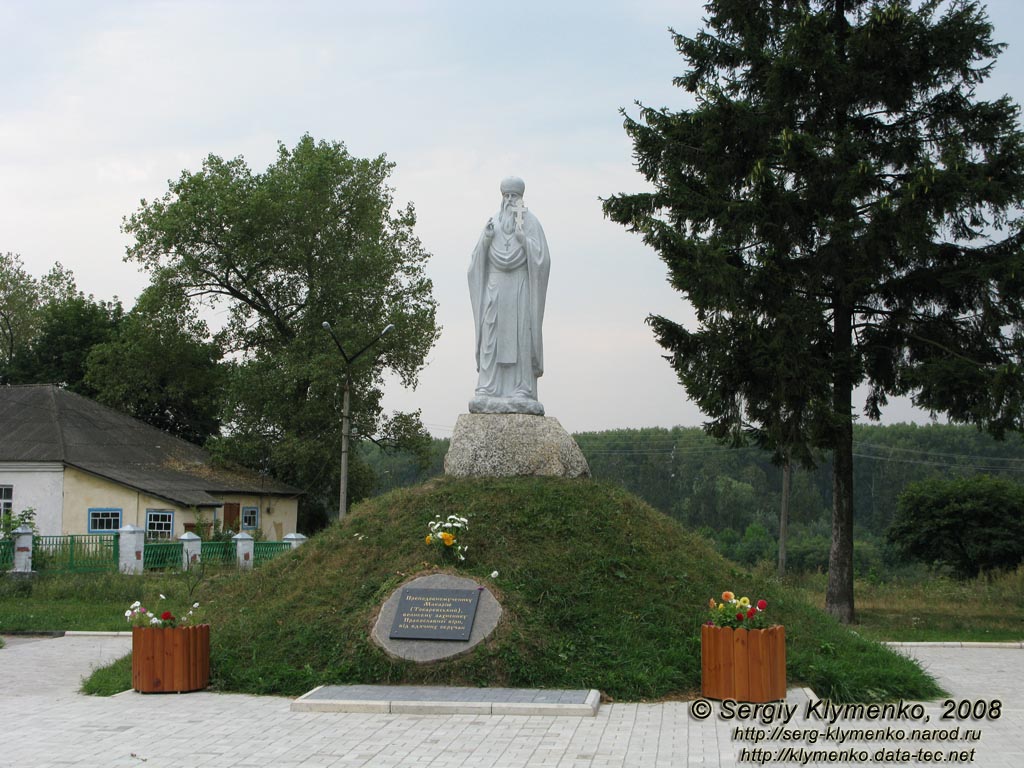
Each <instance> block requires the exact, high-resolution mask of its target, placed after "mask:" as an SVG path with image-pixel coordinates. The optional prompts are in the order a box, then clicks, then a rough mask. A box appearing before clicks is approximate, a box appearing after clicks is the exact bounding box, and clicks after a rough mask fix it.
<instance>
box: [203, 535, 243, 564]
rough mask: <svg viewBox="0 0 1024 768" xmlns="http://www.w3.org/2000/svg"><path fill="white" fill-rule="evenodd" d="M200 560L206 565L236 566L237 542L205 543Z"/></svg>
mask: <svg viewBox="0 0 1024 768" xmlns="http://www.w3.org/2000/svg"><path fill="white" fill-rule="evenodd" d="M199 558H200V559H201V560H202V561H203V563H204V564H205V565H234V564H235V542H233V541H204V542H203V544H202V548H201V549H200V550H199Z"/></svg>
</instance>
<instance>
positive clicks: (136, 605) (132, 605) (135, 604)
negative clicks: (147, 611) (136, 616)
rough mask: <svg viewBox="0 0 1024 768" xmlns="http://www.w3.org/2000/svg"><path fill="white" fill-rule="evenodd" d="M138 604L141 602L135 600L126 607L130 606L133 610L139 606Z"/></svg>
mask: <svg viewBox="0 0 1024 768" xmlns="http://www.w3.org/2000/svg"><path fill="white" fill-rule="evenodd" d="M140 605H142V603H140V602H139V601H138V600H136V601H135V602H134V603H132V604H131V605H129V606H128V607H129V608H131V609H132V610H133V611H134V610H135V609H136V608H138V607H139V606H140Z"/></svg>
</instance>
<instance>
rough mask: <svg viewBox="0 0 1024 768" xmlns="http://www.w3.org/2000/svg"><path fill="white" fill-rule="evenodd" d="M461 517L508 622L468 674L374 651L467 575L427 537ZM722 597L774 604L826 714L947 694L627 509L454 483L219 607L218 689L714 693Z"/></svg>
mask: <svg viewBox="0 0 1024 768" xmlns="http://www.w3.org/2000/svg"><path fill="white" fill-rule="evenodd" d="M452 513H457V514H460V515H464V516H468V517H469V518H470V523H471V530H470V538H469V539H468V544H469V547H470V550H469V559H468V561H467V562H466V564H465V565H462V566H460V567H459V568H458V569H457V572H458V573H460V574H463V575H467V576H470V577H472V578H475V579H476V580H477V581H478V582H480V583H483V584H487V585H488V587H489V588H490V589H491V591H492V592H493V593H494V594H495V596H496V597H497V598H498V600H499V601H500V602H501V605H502V608H503V610H504V614H503V618H502V622H501V623H500V625H499V627H498V630H497V631H496V632H495V634H494V635H493V636H492V637H491V639H490V640H489V641H488V642H486V643H483V644H481V645H480V646H477V647H476V648H475V649H474V651H473V652H472V653H470V654H468V655H466V656H465V657H461V658H458V659H454V660H449V661H445V662H440V663H436V664H431V665H422V666H421V665H416V664H413V663H411V662H407V661H401V660H396V659H392V658H390V657H388V656H387V655H386V654H385V653H384V652H383V651H382V650H380V649H379V648H378V647H377V646H376V645H374V644H373V643H372V641H370V639H369V634H370V629H371V627H372V626H373V622H374V619H375V614H376V611H377V609H378V608H379V606H380V605H381V603H383V601H384V600H385V599H386V598H387V597H388V595H390V594H391V592H392V591H393V590H394V589H396V588H397V587H399V586H400V585H401V584H402V583H404V582H405V581H408V580H410V579H412V578H414V577H416V576H419V575H422V574H425V573H432V572H439V571H445V570H448V571H453V570H455V569H452V568H450V567H442V566H440V565H439V564H437V563H436V562H435V561H434V560H433V554H432V550H430V549H428V548H427V547H426V546H425V545H424V543H423V536H424V535H425V533H426V530H427V523H428V522H429V521H430V520H431V519H433V518H434V516H435V515H441V516H446V515H448V514H452ZM495 570H497V571H498V573H499V576H498V577H497V578H496V579H493V580H492V579H491V578H490V575H489V574H490V573H491V572H492V571H495ZM723 589H732V590H734V591H736V592H739V593H741V594H746V595H749V596H750V597H751V598H754V599H756V598H759V597H764V598H766V599H767V600H768V601H769V603H770V606H771V607H770V610H771V611H772V617H773V618H774V619H775V620H776V621H778V622H780V623H783V624H785V625H786V627H787V652H788V661H789V676H790V679H791V680H793V681H800V682H803V683H806V684H809V685H810V686H812V687H813V688H814V689H815V690H816V691H817V692H818V694H819V695H821V696H825V697H829V698H832V699H834V700H836V701H852V700H856V701H875V700H889V699H895V698H900V697H903V698H930V697H935V696H938V695H940V693H941V692H940V690H939V688H938V687H937V686H936V684H935V683H934V681H932V680H931V678H929V677H927V676H926V675H925V674H924V673H922V672H921V670H920V669H919V668H918V667H917V666H916V665H915V664H913V663H912V662H909V661H907V660H906V659H904V658H903V657H901V656H898V655H896V654H894V653H892V652H890V651H888V650H887V649H885V648H883V647H881V646H878V645H877V644H875V643H872V642H869V641H868V640H866V639H864V638H862V637H859V636H857V635H856V634H854V633H851V632H849V631H848V630H846V629H845V628H843V627H841V626H839V625H838V624H837V623H835V622H834V621H833V620H832V619H830V618H829V617H827V616H825V615H824V614H823V613H821V612H820V611H818V610H816V609H815V608H813V607H812V606H811V605H809V604H808V603H807V602H806V601H805V600H803V599H802V598H801V597H800V596H799V595H798V594H797V593H795V592H794V591H793V590H790V589H788V588H787V587H785V586H783V585H781V584H778V583H775V582H772V581H771V580H764V579H757V578H756V577H754V576H751V575H750V574H749V573H747V572H745V571H742V570H740V569H739V568H737V567H736V566H735V565H734V564H732V563H730V562H728V561H726V560H724V559H723V558H722V557H721V556H719V555H718V554H716V553H715V551H714V550H713V548H712V546H711V545H710V544H709V543H708V542H707V541H705V540H704V539H702V538H700V537H698V536H696V535H694V534H692V533H690V532H688V531H686V530H684V529H683V528H682V527H681V526H680V525H678V524H677V523H676V522H674V521H672V520H671V519H669V518H668V517H666V516H665V515H663V514H661V513H659V512H657V511H655V510H653V509H652V508H651V507H649V506H647V505H646V504H644V503H643V502H642V501H640V500H639V499H637V498H636V497H634V496H632V495H630V494H628V493H626V492H625V491H623V490H621V489H619V488H617V487H615V486H611V485H605V484H601V483H596V482H591V481H564V480H545V479H518V480H479V481H469V480H452V479H443V480H437V481H433V482H431V483H428V484H427V485H425V486H421V487H419V488H415V489H406V490H400V491H395V492H393V493H391V494H388V495H386V496H383V497H378V498H376V499H373V500H370V501H368V502H365V503H363V504H362V505H359V506H357V507H356V508H355V509H354V510H353V512H352V514H351V515H350V516H349V517H348V519H346V520H345V522H344V523H343V524H340V525H335V526H333V527H331V528H330V529H328V530H327V531H325V532H323V533H321V534H320V535H318V536H316V537H314V538H313V539H311V540H310V541H309V542H308V543H307V544H306V545H305V546H303V547H302V548H301V549H300V550H298V551H297V552H295V553H294V554H293V555H291V556H289V557H286V558H281V559H279V560H277V561H274V562H272V563H269V564H268V565H266V566H265V567H264V568H262V569H261V570H260V571H258V572H256V573H253V574H249V575H246V576H245V577H244V578H238V579H235V580H231V581H226V582H225V583H224V584H223V585H221V588H220V589H218V591H217V592H216V594H211V595H209V601H210V605H209V608H210V617H211V622H212V623H213V625H214V627H215V632H214V644H213V648H212V663H213V667H214V682H215V684H216V685H217V686H218V687H219V688H221V689H222V690H232V691H246V692H251V693H278V694H286V695H296V694H299V693H303V692H306V691H308V690H309V689H311V688H313V687H314V686H316V685H320V684H331V683H334V684H341V683H409V684H415V683H420V684H451V685H492V686H497V685H502V686H516V687H519V686H522V687H541V688H554V687H568V688H581V687H593V688H599V689H600V690H602V691H603V692H604V693H605V694H606V695H607V696H609V697H611V698H613V699H622V700H643V699H657V698H663V697H671V696H684V695H689V694H691V693H693V692H694V691H696V690H697V689H698V688H699V685H700V640H699V635H700V633H699V627H700V624H701V623H702V622H703V621H704V618H705V610H706V605H707V601H708V598H709V597H712V596H717V595H719V594H720V593H721V592H722V590H723Z"/></svg>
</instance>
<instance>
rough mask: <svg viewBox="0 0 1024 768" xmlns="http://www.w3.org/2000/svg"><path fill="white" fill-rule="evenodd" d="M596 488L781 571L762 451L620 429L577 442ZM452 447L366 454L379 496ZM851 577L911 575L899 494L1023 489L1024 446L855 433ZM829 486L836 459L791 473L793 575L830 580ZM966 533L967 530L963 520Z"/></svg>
mask: <svg viewBox="0 0 1024 768" xmlns="http://www.w3.org/2000/svg"><path fill="white" fill-rule="evenodd" d="M574 437H575V438H576V441H577V442H578V443H579V445H580V448H581V449H582V450H583V453H584V454H585V455H586V457H587V461H588V462H589V463H590V469H591V473H592V474H593V477H594V478H595V479H599V480H606V481H610V482H614V483H617V484H619V485H622V486H623V487H625V488H626V489H627V490H629V491H631V492H632V493H635V494H636V495H638V496H640V497H641V498H642V499H644V500H645V501H647V502H648V503H649V504H651V505H652V506H654V507H655V508H657V509H659V510H661V511H662V512H664V513H665V514H667V515H670V516H671V517H673V518H675V519H677V520H679V521H680V522H681V523H683V524H684V525H686V526H687V527H690V528H693V529H696V530H699V531H701V532H702V533H703V534H704V535H705V536H707V537H708V538H709V539H711V540H712V541H714V543H715V545H716V546H717V548H718V549H719V551H720V552H721V553H722V554H723V555H725V556H726V557H729V558H731V559H733V560H735V561H737V562H739V563H742V564H744V565H748V566H755V565H757V564H759V563H763V562H765V561H767V562H771V563H774V562H775V560H776V558H777V554H778V537H779V514H780V508H781V503H782V502H781V499H782V476H783V473H782V469H781V468H780V467H778V466H776V465H775V464H773V463H772V460H771V455H770V454H769V453H768V452H766V451H762V450H759V449H757V448H755V447H747V448H736V449H734V448H729V447H726V446H723V445H722V444H720V443H719V442H718V441H716V440H715V439H713V438H711V437H708V436H707V435H706V434H705V433H704V432H703V430H701V429H700V428H697V427H677V428H674V429H660V428H651V429H622V430H609V431H605V432H583V433H579V434H576V435H574ZM447 450H448V441H447V440H445V439H435V440H434V441H433V444H432V446H431V448H430V453H429V460H428V461H427V462H426V463H419V462H418V461H417V459H416V458H415V457H413V456H411V455H409V454H403V453H388V452H383V451H381V450H380V449H378V448H377V447H376V446H374V445H372V444H364V445H363V446H362V448H361V451H362V457H363V458H364V459H365V461H366V463H367V464H368V465H369V467H370V468H371V469H372V470H373V473H374V475H375V476H376V483H377V485H376V493H384V492H386V491H389V490H392V489H394V488H399V487H403V486H409V485H415V484H418V483H421V482H424V481H425V480H427V479H429V478H431V477H434V476H437V475H440V474H443V472H444V467H443V462H444V455H445V453H446V452H447ZM854 456H855V464H854V466H855V483H856V487H855V492H854V499H855V537H856V543H855V547H854V559H855V571H856V574H857V576H858V577H864V578H882V577H884V576H886V575H889V574H892V573H894V572H898V571H899V570H900V569H903V568H906V567H908V565H909V564H908V561H907V560H906V558H905V557H903V556H902V555H901V553H900V552H899V550H898V549H897V548H896V547H894V546H893V545H892V543H891V542H890V541H889V540H888V538H887V536H886V534H887V532H888V530H889V528H890V526H891V525H892V523H893V521H894V519H895V518H896V509H897V503H898V500H899V497H900V495H901V494H902V493H903V492H904V491H905V490H906V489H907V487H908V486H910V485H911V484H913V483H921V482H941V481H947V480H950V479H952V478H958V477H964V478H967V477H975V476H978V475H987V476H993V477H998V478H1003V479H1005V480H1009V481H1014V482H1019V481H1022V480H1024V440H1022V438H1021V437H1020V436H1018V435H1010V436H1009V437H1008V438H1007V439H1006V440H1005V441H1001V442H1000V441H996V440H993V439H992V438H991V437H989V436H988V435H987V434H985V433H983V432H979V431H978V430H976V429H974V428H973V427H965V426H953V425H943V424H931V425H927V426H918V425H914V424H898V425H891V426H879V425H857V426H855V427H854ZM831 505H832V476H831V463H830V458H829V456H828V455H822V456H820V457H819V461H818V466H817V468H816V469H814V470H810V471H808V470H804V469H801V468H798V467H794V468H793V471H792V485H791V491H790V508H789V525H788V534H787V543H786V568H787V572H792V573H807V572H816V571H822V572H823V571H826V570H827V568H828V552H829V545H830V541H831V528H830V525H831V523H830V520H831ZM965 523H967V521H966V520H965Z"/></svg>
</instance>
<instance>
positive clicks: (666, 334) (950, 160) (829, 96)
mask: <svg viewBox="0 0 1024 768" xmlns="http://www.w3.org/2000/svg"><path fill="white" fill-rule="evenodd" d="M706 9H707V17H706V27H705V28H704V29H703V30H702V31H700V32H698V33H697V34H696V35H695V36H693V37H686V36H683V35H681V34H677V33H676V32H673V33H672V34H673V37H674V40H675V44H676V46H677V49H678V51H679V52H680V54H682V56H683V57H684V58H685V59H686V62H687V66H688V69H687V70H686V72H685V73H684V74H683V75H682V76H680V77H678V78H676V79H675V81H674V82H675V84H676V85H677V86H679V87H680V88H682V89H683V90H685V91H686V92H687V93H689V94H691V96H692V101H693V104H694V106H693V107H692V108H690V109H682V110H680V111H671V110H669V109H667V108H662V109H653V108H648V107H644V106H643V105H640V114H639V116H638V117H637V118H635V119H634V118H631V117H629V116H628V115H627V117H626V123H625V126H626V130H627V132H628V133H629V135H630V136H631V138H632V140H633V143H634V149H635V157H636V161H637V166H638V168H639V170H640V172H641V173H642V174H643V175H644V176H645V177H646V179H647V180H648V181H649V182H650V183H651V185H652V186H653V189H652V191H648V192H644V193H640V194H623V195H616V196H613V197H611V198H609V199H607V200H605V201H604V209H605V213H606V215H607V216H609V217H610V218H611V219H613V220H614V221H617V222H619V223H621V224H624V225H626V226H627V227H628V228H629V229H630V230H632V231H636V232H638V233H640V234H641V235H642V236H643V238H644V241H645V242H646V243H648V244H649V245H651V246H652V247H653V248H654V249H655V250H656V251H657V252H658V254H659V255H660V257H661V258H662V259H663V260H664V262H665V263H666V264H667V266H668V269H669V274H670V279H671V282H672V284H673V285H674V287H675V288H676V289H677V290H679V291H680V292H682V293H683V294H684V296H685V298H686V299H687V300H688V301H689V302H690V304H691V305H692V306H693V308H694V309H695V311H696V315H697V319H698V327H697V328H696V329H695V330H694V329H688V328H684V327H683V326H682V325H680V324H679V323H676V322H673V321H672V320H670V319H669V318H666V317H660V316H652V317H651V318H649V322H650V324H651V325H652V326H653V329H654V332H655V335H656V337H657V339H658V341H659V343H660V344H661V345H662V346H663V347H665V348H666V349H667V350H668V351H669V352H670V360H671V362H672V364H673V366H674V368H675V369H676V371H677V372H678V375H679V378H680V381H681V382H682V383H683V385H684V386H685V387H686V390H687V392H688V394H689V395H690V397H691V398H693V399H694V400H695V401H696V402H697V404H698V405H699V406H700V407H701V409H702V410H703V411H704V413H706V414H707V415H708V416H709V418H710V421H709V422H708V424H707V425H706V427H707V429H708V430H709V431H710V432H711V433H712V434H716V435H718V436H719V437H727V436H730V435H737V434H739V433H740V431H741V430H742V429H743V428H748V429H753V430H754V431H755V433H756V435H757V436H758V437H759V438H760V440H761V442H762V443H764V444H766V445H768V446H769V447H774V448H775V449H776V450H777V451H778V452H779V453H780V454H782V453H784V452H785V450H786V449H787V448H792V449H793V450H794V452H795V455H797V456H798V458H800V457H802V458H804V459H805V460H809V457H810V453H809V451H810V450H812V449H813V448H824V449H826V450H828V451H830V452H831V456H832V462H833V491H834V493H833V522H832V547H831V553H830V559H829V581H828V589H827V595H826V607H827V609H828V610H829V612H830V613H831V614H833V615H834V616H836V617H837V618H838V619H839V620H841V621H844V622H850V621H853V619H854V601H853V429H852V428H853V422H854V419H855V418H856V414H855V412H854V397H853V396H854V389H855V388H856V387H858V386H861V385H864V386H865V387H866V391H867V398H866V404H865V407H864V411H865V413H866V415H867V416H868V417H869V418H873V419H877V418H879V416H880V413H881V411H882V408H883V407H884V406H885V405H886V404H887V398H888V397H890V396H894V395H908V396H910V397H911V398H912V399H913V402H914V403H915V404H916V405H918V406H919V407H921V408H924V409H927V410H930V411H932V412H938V413H944V414H946V415H948V417H949V418H950V419H951V420H953V421H956V422H965V423H973V424H977V425H978V426H980V427H984V428H986V429H988V430H990V431H991V432H992V433H993V434H994V435H996V436H1002V435H1003V434H1004V433H1005V431H1007V430H1017V429H1020V428H1021V426H1022V420H1024V412H1022V409H1021V405H1022V398H1024V369H1022V367H1021V351H1022V336H1021V330H1022V319H1024V306H1022V298H1024V269H1022V266H1024V264H1022V251H1021V244H1022V237H1024V235H1022V231H1021V218H1020V216H1019V212H1020V205H1021V198H1022V195H1024V141H1022V134H1021V131H1020V129H1019V126H1018V107H1017V106H1016V105H1015V104H1014V103H1012V102H1011V101H1010V100H1009V99H1008V98H1005V97H1003V98H999V99H995V100H983V99H981V98H980V97H979V95H978V93H977V88H978V86H979V84H981V83H982V82H983V81H984V80H985V79H986V77H987V76H988V75H989V74H990V71H991V68H992V66H993V64H994V62H995V59H996V57H997V56H998V54H999V52H1000V50H1001V49H1002V47H1003V46H1002V45H1000V44H997V43H995V42H993V37H992V35H993V29H992V26H991V24H990V23H989V21H988V19H987V16H986V14H985V11H984V8H983V7H981V6H980V5H979V4H978V3H975V2H968V1H967V0H951V1H945V2H944V1H941V0H926V1H924V2H910V0H890V1H888V2H878V1H877V0H760V1H759V2H753V1H751V0H711V2H709V3H708V4H707V6H706ZM801 452H802V456H801Z"/></svg>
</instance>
